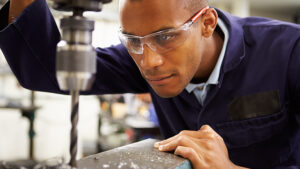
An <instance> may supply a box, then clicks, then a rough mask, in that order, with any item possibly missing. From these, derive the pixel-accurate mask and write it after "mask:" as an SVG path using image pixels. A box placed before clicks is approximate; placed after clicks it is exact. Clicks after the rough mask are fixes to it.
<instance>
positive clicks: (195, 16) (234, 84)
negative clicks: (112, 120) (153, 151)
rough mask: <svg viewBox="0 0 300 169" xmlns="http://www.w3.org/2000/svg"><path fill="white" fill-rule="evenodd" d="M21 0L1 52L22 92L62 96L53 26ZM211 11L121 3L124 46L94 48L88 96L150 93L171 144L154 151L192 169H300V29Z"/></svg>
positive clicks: (14, 0) (174, 1) (0, 40)
mask: <svg viewBox="0 0 300 169" xmlns="http://www.w3.org/2000/svg"><path fill="white" fill-rule="evenodd" d="M26 2H27V3H26ZM26 2H25V1H24V0H11V2H10V4H7V5H6V6H5V7H4V8H3V9H2V10H1V11H0V18H1V22H0V30H1V31H0V47H1V49H2V51H3V53H4V55H5V56H6V59H7V61H8V63H9V65H10V66H11V68H12V70H13V72H14V74H15V75H16V77H17V78H18V80H19V82H20V83H21V84H22V85H23V86H24V87H26V88H30V89H34V90H40V91H47V92H56V93H62V91H60V90H59V88H58V84H57V81H56V77H55V53H56V44H57V43H58V41H59V32H58V30H57V27H56V24H55V22H54V20H53V18H52V16H51V13H50V12H49V9H48V7H47V5H46V3H45V1H44V0H35V1H32V0H28V1H26ZM20 4H21V5H20ZM29 4H30V6H27V5H29ZM207 6H208V4H207V1H205V0H163V1H162V0H151V1H150V0H121V1H120V18H121V29H122V34H121V35H120V39H121V41H122V43H123V44H124V45H125V46H126V48H125V47H124V46H123V45H118V46H114V47H110V48H107V49H100V48H98V49H97V52H98V63H97V64H98V65H97V72H98V73H97V75H96V78H97V79H96V82H95V84H94V86H93V88H92V90H91V91H90V92H89V93H93V94H103V93H128V92H134V93H143V92H150V93H151V96H152V100H153V103H154V105H155V109H156V112H157V116H158V119H159V122H160V126H161V131H162V134H163V135H164V136H165V137H166V138H168V139H167V140H164V141H161V142H160V143H157V144H155V147H156V148H158V149H159V150H161V151H172V150H174V153H175V154H178V155H181V156H183V157H185V158H187V159H189V160H190V161H191V162H192V165H193V167H194V168H201V169H202V168H226V169H228V168H242V167H240V166H244V167H249V168H264V169H265V168H289V167H290V168H291V167H295V168H297V166H298V167H300V128H299V124H300V104H299V103H300V75H299V73H300V44H299V38H300V27H299V26H297V25H294V24H289V23H284V22H279V21H274V20H269V19H264V18H255V17H251V18H238V17H235V16H232V15H230V14H228V13H226V12H223V11H221V10H218V9H214V8H206V7H207ZM25 7H26V8H25ZM24 9H25V10H24ZM9 14H10V15H9ZM17 16H18V17H17ZM199 16H200V17H199ZM7 18H9V20H10V21H12V23H11V24H8V21H7ZM15 18H17V19H15Z"/></svg>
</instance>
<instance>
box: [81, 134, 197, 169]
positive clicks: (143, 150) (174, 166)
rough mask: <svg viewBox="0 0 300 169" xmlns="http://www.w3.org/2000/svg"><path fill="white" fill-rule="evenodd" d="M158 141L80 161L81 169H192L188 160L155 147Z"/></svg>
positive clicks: (145, 142) (115, 150)
mask: <svg viewBox="0 0 300 169" xmlns="http://www.w3.org/2000/svg"><path fill="white" fill-rule="evenodd" d="M156 141H157V140H154V139H147V140H144V141H140V142H137V143H133V144H130V145H127V146H123V147H119V148H115V149H112V150H109V151H106V152H103V153H99V154H95V155H92V156H88V157H86V158H83V159H81V160H79V161H78V168H79V169H85V168H86V169H100V168H113V169H127V168H132V169H191V168H192V167H191V164H190V162H189V161H188V160H186V159H184V158H181V157H179V156H176V155H174V154H172V153H166V152H159V151H158V150H157V149H155V148H154V147H153V145H154V143H155V142H156Z"/></svg>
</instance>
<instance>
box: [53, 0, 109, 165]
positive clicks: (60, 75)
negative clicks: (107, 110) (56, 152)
mask: <svg viewBox="0 0 300 169" xmlns="http://www.w3.org/2000/svg"><path fill="white" fill-rule="evenodd" d="M53 1H54V6H53V8H54V9H56V10H60V11H71V12H73V15H72V16H69V17H64V18H63V19H61V23H60V28H61V30H62V36H61V41H60V42H59V43H58V47H57V55H56V76H57V80H58V83H59V87H60V89H61V90H64V91H69V92H70V94H71V97H72V105H71V106H72V107H71V123H72V128H71V136H70V155H71V159H70V162H69V164H70V165H71V166H72V167H76V166H77V165H76V154H77V123H78V106H79V94H80V91H86V90H89V89H90V88H91V86H92V83H93V81H94V75H95V73H96V51H95V49H94V48H93V46H92V32H93V30H94V21H92V20H89V19H87V18H85V17H83V13H84V12H85V11H95V12H99V11H101V10H102V4H105V3H108V2H111V1H112V0H53Z"/></svg>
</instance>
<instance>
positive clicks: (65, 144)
mask: <svg viewBox="0 0 300 169" xmlns="http://www.w3.org/2000/svg"><path fill="white" fill-rule="evenodd" d="M47 2H48V3H49V4H51V1H47ZM5 3H6V0H0V8H1V7H2V6H3V5H4V4H5ZM210 6H213V7H217V8H219V9H222V10H225V11H228V12H230V13H232V14H234V15H237V16H241V17H247V16H262V17H269V18H274V19H278V20H283V21H287V22H293V23H300V1H299V0H284V1H283V0H263V1H262V0H210ZM52 13H53V15H54V17H55V19H56V21H57V22H58V21H59V19H60V18H61V17H62V15H67V13H64V14H62V13H59V12H57V11H53V10H52ZM86 16H87V17H89V18H93V19H94V20H96V29H95V31H94V33H93V36H94V37H93V40H94V42H93V44H94V46H96V47H108V46H110V45H113V44H118V43H119V39H118V30H119V18H118V0H113V3H111V4H108V5H105V6H104V10H103V12H101V13H86ZM70 101H71V100H70V97H69V96H65V95H57V94H49V93H43V92H32V91H29V90H26V89H24V88H22V87H20V86H19V85H18V83H17V81H16V79H15V77H14V76H13V74H12V73H11V71H10V69H9V67H8V65H7V63H6V61H5V59H4V56H3V54H2V53H1V50H0V161H1V160H6V161H11V160H23V159H29V158H31V159H36V160H39V161H42V160H46V159H51V158H60V159H62V160H68V159H69V130H70V122H69V119H70V106H69V105H70ZM79 112H80V115H79V116H80V117H79V153H78V158H81V157H84V156H86V155H90V154H95V153H98V152H101V151H105V150H109V149H111V148H114V147H118V146H121V145H125V144H128V143H132V142H135V141H138V140H142V139H145V138H158V139H159V138H161V136H160V134H159V129H158V124H157V119H156V116H155V111H154V109H153V105H152V103H151V98H150V97H149V95H147V94H143V95H135V94H125V95H105V96H81V97H80V111H79Z"/></svg>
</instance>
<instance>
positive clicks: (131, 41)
mask: <svg viewBox="0 0 300 169" xmlns="http://www.w3.org/2000/svg"><path fill="white" fill-rule="evenodd" d="M128 42H129V43H130V44H132V45H139V44H140V43H141V41H140V39H137V38H131V39H128Z"/></svg>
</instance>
